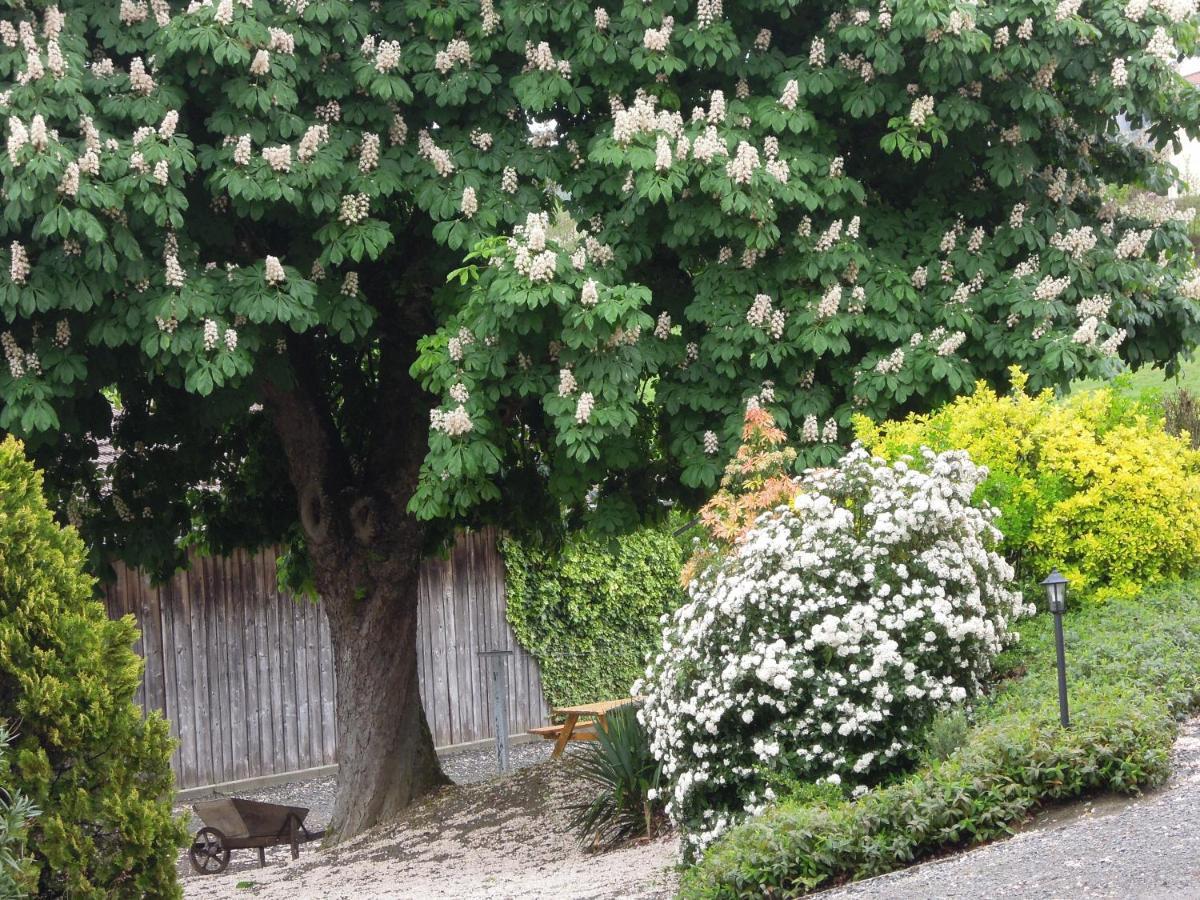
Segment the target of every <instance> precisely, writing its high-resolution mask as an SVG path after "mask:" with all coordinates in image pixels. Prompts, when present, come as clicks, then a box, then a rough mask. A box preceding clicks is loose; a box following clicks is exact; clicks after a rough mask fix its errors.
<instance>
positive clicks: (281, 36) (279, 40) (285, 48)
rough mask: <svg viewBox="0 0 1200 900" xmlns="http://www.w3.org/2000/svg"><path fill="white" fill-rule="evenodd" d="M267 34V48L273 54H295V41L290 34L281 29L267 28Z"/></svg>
mask: <svg viewBox="0 0 1200 900" xmlns="http://www.w3.org/2000/svg"><path fill="white" fill-rule="evenodd" d="M267 34H268V35H270V38H271V42H270V44H269V47H270V49H271V50H273V51H274V52H276V53H282V54H283V55H284V56H292V55H293V54H294V53H295V52H296V39H295V38H294V37H293V36H292V34H291V33H290V32H287V31H284V30H283V29H282V28H268V29H267Z"/></svg>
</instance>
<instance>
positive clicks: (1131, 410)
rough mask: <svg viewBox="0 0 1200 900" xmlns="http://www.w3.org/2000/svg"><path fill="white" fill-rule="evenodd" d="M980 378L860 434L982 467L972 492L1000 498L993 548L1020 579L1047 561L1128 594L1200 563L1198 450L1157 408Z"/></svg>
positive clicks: (898, 451) (1104, 592)
mask: <svg viewBox="0 0 1200 900" xmlns="http://www.w3.org/2000/svg"><path fill="white" fill-rule="evenodd" d="M1012 377H1013V390H1012V391H1011V392H1010V393H1008V394H1000V393H997V392H995V391H993V390H992V389H991V388H989V387H987V386H986V385H984V384H982V383H980V384H978V385H976V387H975V392H974V393H973V394H971V395H970V396H964V397H959V398H958V399H957V400H955V401H954V402H953V403H949V404H947V405H946V406H944V407H942V408H941V409H939V410H938V411H936V412H934V413H931V414H929V415H924V416H920V415H914V416H910V417H908V418H907V419H903V420H901V421H893V422H886V423H884V424H882V425H876V424H874V423H872V422H869V421H867V420H866V419H859V420H858V421H857V422H856V426H857V430H858V435H859V438H860V439H861V440H862V441H863V442H864V443H865V444H866V445H867V446H869V447H870V448H871V449H872V450H873V451H874V452H876V453H879V454H881V455H883V456H885V457H887V458H889V459H895V458H897V457H899V456H901V455H903V454H906V453H908V454H911V453H914V452H915V451H917V449H918V448H920V447H922V446H928V447H932V448H933V449H935V450H949V449H955V450H966V451H967V452H968V453H970V454H971V459H972V460H974V461H975V463H977V464H978V465H981V466H986V467H987V468H988V470H989V474H988V477H987V479H986V480H985V481H984V482H983V484H982V485H981V486H980V488H979V498H980V499H981V500H982V501H984V502H986V503H988V504H991V505H994V506H996V507H998V508H999V509H1000V518H999V519H997V520H996V526H997V527H998V528H999V529H1000V530H1001V531H1002V532H1003V533H1004V544H1003V548H1004V552H1005V555H1006V556H1007V557H1008V558H1009V560H1010V561H1011V562H1012V563H1013V564H1014V565H1015V567H1016V568H1017V573H1018V577H1019V578H1020V579H1021V580H1023V581H1024V582H1025V583H1026V584H1027V585H1028V584H1030V583H1032V582H1034V581H1037V580H1038V579H1040V578H1042V577H1044V576H1045V575H1046V573H1048V572H1049V571H1050V569H1051V568H1053V567H1058V568H1059V569H1060V570H1061V571H1062V573H1063V574H1064V575H1065V576H1066V577H1067V578H1068V579H1070V581H1071V588H1072V591H1073V592H1074V593H1075V594H1076V596H1079V595H1084V596H1090V597H1092V598H1094V599H1104V598H1108V597H1112V596H1126V597H1128V596H1134V595H1136V594H1137V593H1138V592H1139V591H1140V590H1141V589H1142V588H1144V587H1146V586H1147V585H1150V584H1154V583H1156V582H1164V581H1168V580H1170V579H1173V578H1179V577H1181V576H1186V575H1188V574H1189V573H1191V572H1192V571H1194V570H1195V569H1196V568H1197V566H1198V565H1200V452H1198V451H1196V450H1193V449H1192V447H1191V444H1190V441H1189V440H1188V439H1187V438H1185V437H1182V436H1179V435H1172V434H1168V433H1167V432H1166V430H1164V428H1163V421H1162V419H1161V418H1160V416H1161V412H1160V411H1159V410H1155V411H1154V413H1153V414H1151V413H1150V412H1149V411H1148V410H1147V409H1146V408H1145V407H1144V406H1143V405H1142V404H1140V403H1138V402H1136V401H1134V400H1131V399H1129V398H1127V397H1124V396H1122V395H1121V394H1120V393H1119V392H1118V391H1113V390H1109V389H1103V388H1102V389H1098V390H1092V391H1082V392H1079V393H1076V394H1073V395H1071V396H1070V397H1068V398H1066V399H1065V400H1059V399H1057V398H1055V397H1054V395H1053V394H1052V393H1051V392H1049V391H1042V392H1040V393H1038V394H1029V393H1026V392H1025V390H1024V388H1025V379H1024V376H1023V375H1022V374H1021V373H1020V372H1018V371H1016V370H1014V371H1013V376H1012Z"/></svg>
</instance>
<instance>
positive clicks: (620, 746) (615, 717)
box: [571, 704, 666, 847]
mask: <svg viewBox="0 0 1200 900" xmlns="http://www.w3.org/2000/svg"><path fill="white" fill-rule="evenodd" d="M637 710H638V707H636V706H635V705H633V704H630V705H628V706H622V707H618V708H617V709H614V710H613V711H612V712H610V713H609V714H608V716H607V721H606V724H607V728H597V729H596V740H595V741H594V742H592V743H589V744H587V745H585V747H584V749H583V751H582V752H581V753H580V754H579V755H578V756H576V757H575V758H574V765H575V767H576V770H577V771H578V772H579V774H580V775H581V777H583V778H584V779H585V780H587V781H588V782H590V783H592V784H594V785H596V786H597V787H598V788H599V789H600V792H599V793H598V794H597V795H596V797H595V799H593V800H592V801H591V802H589V803H581V804H579V805H578V806H576V807H575V808H574V814H573V815H572V817H571V829H572V830H573V831H576V832H578V834H579V841H580V843H581V844H591V845H592V846H594V847H600V846H612V845H614V844H617V843H620V842H622V841H626V840H629V839H630V838H636V837H643V836H645V837H654V836H655V835H656V834H658V833H659V831H660V830H661V828H662V826H663V824H664V823H665V821H666V816H665V814H664V806H665V804H666V798H665V797H664V796H663V791H662V788H661V786H660V783H661V781H662V764H661V763H659V762H658V760H656V759H655V758H654V755H653V754H652V753H651V752H650V738H649V736H648V735H647V734H646V729H645V728H644V727H643V726H642V723H641V722H639V721H638V717H637Z"/></svg>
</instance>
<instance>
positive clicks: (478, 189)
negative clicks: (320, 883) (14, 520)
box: [0, 0, 1200, 835]
mask: <svg viewBox="0 0 1200 900" xmlns="http://www.w3.org/2000/svg"><path fill="white" fill-rule="evenodd" d="M1194 43H1195V22H1194V21H1193V5H1192V3H1191V2H1190V0H1156V2H1153V3H1151V2H1149V0H1128V2H1127V0H1086V2H1080V0H1062V2H1060V3H1057V4H1054V3H1046V2H1040V0H1039V2H1030V0H997V2H994V3H991V4H989V5H986V6H983V5H977V4H973V3H960V2H951V0H913V2H906V3H904V4H895V3H892V2H889V0H884V2H883V3H882V4H880V5H875V4H872V5H871V6H855V5H851V4H845V3H834V2H820V0H817V2H812V0H805V2H801V0H771V2H767V0H744V2H739V3H737V4H736V5H735V4H728V6H727V7H726V6H725V5H724V4H722V2H721V0H697V2H695V3H692V2H683V0H624V2H618V0H589V2H586V3H585V2H582V0H557V2H553V3H550V2H541V0H537V2H528V0H520V2H518V0H441V2H436V3H434V2H430V0H388V2H381V0H374V2H367V0H278V2H275V3H268V2H267V0H204V2H200V0H195V2H190V3H184V2H180V0H104V2H99V0H70V2H61V3H59V4H57V5H52V4H50V3H46V2H42V0H25V2H19V3H8V4H6V5H5V9H4V11H3V13H0V122H3V126H4V131H5V137H6V148H5V150H6V152H5V153H4V154H3V155H2V156H0V176H2V177H3V192H2V195H0V210H2V213H3V214H2V215H0V320H2V322H0V350H2V351H3V355H4V362H5V364H4V365H3V367H2V369H0V428H2V429H4V430H6V431H11V432H14V433H17V434H19V435H21V436H23V437H24V438H26V440H27V442H28V446H29V447H30V449H31V451H32V452H34V453H35V454H36V455H37V457H38V459H39V461H40V462H41V463H42V464H43V465H44V466H46V467H47V469H48V471H49V473H50V477H51V479H52V481H51V485H52V486H53V488H54V489H55V490H56V491H57V493H58V496H59V498H60V501H61V503H62V507H63V510H64V512H66V513H69V514H70V515H71V517H72V519H73V520H75V521H77V522H78V523H79V524H80V527H81V529H82V531H83V533H84V535H85V537H86V538H87V539H88V541H89V543H90V545H91V546H92V547H93V548H94V550H95V553H96V554H97V557H98V558H100V557H107V556H109V555H112V554H119V555H121V556H123V557H124V558H126V559H127V560H129V561H131V562H134V563H137V564H141V565H148V566H151V567H153V568H156V569H158V570H160V571H163V570H169V569H170V568H171V567H172V566H174V565H175V564H177V563H178V562H179V561H180V559H181V557H182V551H181V549H180V539H181V537H182V536H184V535H186V534H188V533H190V532H193V531H194V530H196V529H197V528H199V529H201V530H202V531H203V534H204V537H205V539H206V541H207V543H208V544H209V546H211V547H213V548H216V549H221V548H225V547H230V546H236V545H245V544H254V543H260V542H262V541H266V540H274V539H278V538H279V537H280V536H281V535H285V534H293V535H295V536H296V537H297V543H298V544H300V545H302V548H303V553H302V554H299V555H298V557H303V558H304V559H306V560H307V561H308V562H309V564H310V565H311V573H312V577H313V580H314V582H315V585H316V587H317V588H318V590H319V591H320V594H321V596H322V598H323V601H324V603H325V604H326V608H327V610H328V613H329V617H330V624H331V630H332V635H333V640H334V646H335V659H336V666H337V673H338V692H339V694H338V716H339V725H338V737H339V748H340V754H341V759H342V770H341V787H340V793H339V799H338V802H337V806H336V809H335V813H334V815H335V820H336V822H335V825H336V827H337V828H338V829H339V831H340V833H341V834H343V835H349V834H353V833H355V832H356V831H359V830H361V829H362V828H364V827H366V826H368V825H370V824H371V823H373V822H375V821H377V820H378V819H379V818H381V817H382V816H385V815H387V814H389V813H391V812H393V811H395V810H396V809H398V808H400V807H402V806H403V805H405V804H406V803H408V802H409V801H410V800H411V799H413V798H414V797H416V796H418V795H420V794H421V793H422V792H424V791H425V790H426V789H428V788H429V787H430V786H431V785H433V784H435V783H437V782H438V781H439V780H440V778H441V774H440V771H439V769H438V766H437V761H436V757H435V755H434V753H433V748H432V744H431V741H430V737H429V731H428V728H427V727H426V724H425V721H424V717H423V714H422V712H421V708H420V703H419V699H418V692H417V675H416V666H415V653H414V635H415V616H416V599H415V584H416V573H417V567H418V563H419V561H420V559H421V557H422V555H423V554H424V553H425V552H426V551H427V550H428V549H430V548H431V547H432V546H433V545H435V544H436V543H437V542H438V540H440V539H441V538H442V537H443V536H444V534H445V533H446V531H447V530H448V528H449V526H452V525H453V524H455V523H463V522H472V521H476V520H481V519H484V518H495V517H504V516H509V517H516V516H524V517H527V518H528V517H533V516H536V515H543V514H548V515H552V516H557V515H558V513H559V510H560V509H562V508H564V507H566V508H570V509H572V510H576V511H579V513H580V515H585V514H586V515H590V516H593V517H595V518H597V519H599V520H601V521H604V522H606V523H608V524H613V525H616V524H621V523H623V522H628V521H630V520H632V519H634V518H636V517H637V516H638V515H639V514H645V513H653V512H654V511H656V510H658V509H660V508H661V505H660V504H659V503H658V502H657V501H659V500H662V499H670V498H676V497H685V498H686V497H691V498H693V499H694V498H695V497H696V495H698V494H700V493H702V492H703V491H705V490H706V489H709V488H711V487H712V486H714V485H715V484H716V481H717V479H718V477H719V476H720V472H721V467H722V460H723V457H724V456H725V455H727V454H728V453H730V452H732V450H733V449H734V446H735V445H736V441H737V435H738V431H739V427H740V421H741V413H742V410H743V409H744V408H745V406H746V404H747V402H751V403H756V404H759V405H761V406H763V407H765V408H769V409H770V410H771V411H772V413H773V414H774V416H775V418H776V419H777V421H778V422H779V424H780V426H781V428H782V429H783V430H784V431H785V432H786V433H787V434H788V436H789V437H790V438H791V439H792V440H793V441H794V442H796V445H797V449H798V455H797V460H798V462H799V463H800V464H804V463H809V462H812V461H814V460H824V461H828V460H831V459H833V458H834V457H835V456H836V455H837V453H838V447H839V442H840V441H841V440H842V437H843V432H844V431H845V429H846V426H847V424H848V422H849V417H850V416H851V414H852V413H853V411H855V410H861V411H864V412H867V413H869V414H873V415H884V414H888V413H891V412H893V411H898V410H903V409H906V408H910V407H918V406H928V405H930V404H933V403H935V402H937V401H939V400H941V399H943V398H946V397H949V396H951V395H952V394H954V393H955V392H956V391H958V390H960V389H962V388H964V387H966V386H968V385H970V384H972V383H973V382H974V381H975V380H976V379H979V378H983V379H987V380H993V381H995V380H1001V379H1002V378H1003V377H1004V376H1003V373H1004V368H1005V367H1006V366H1007V365H1009V364H1011V363H1014V362H1017V363H1020V364H1021V365H1022V366H1023V367H1024V368H1025V369H1026V370H1027V371H1029V372H1030V374H1031V381H1032V382H1033V383H1034V385H1035V387H1036V386H1039V385H1042V384H1052V383H1060V382H1063V381H1065V380H1066V379H1069V378H1072V377H1076V376H1079V375H1084V374H1098V373H1103V372H1106V371H1109V370H1111V368H1112V367H1113V366H1115V365H1116V364H1117V361H1118V360H1119V359H1124V360H1127V361H1129V362H1133V363H1142V362H1150V361H1157V362H1170V361H1172V360H1173V359H1174V358H1175V356H1176V354H1177V353H1178V352H1179V351H1180V350H1181V348H1183V347H1185V346H1187V344H1188V343H1189V342H1191V341H1193V340H1194V338H1195V337H1196V334H1197V331H1196V314H1197V306H1196V303H1197V298H1198V297H1200V280H1198V279H1197V278H1195V277H1194V275H1193V274H1192V271H1191V263H1190V259H1191V247H1190V244H1189V243H1188V242H1187V239H1186V234H1185V230H1186V228H1185V223H1184V222H1183V221H1182V217H1181V216H1180V215H1178V214H1177V213H1176V212H1175V211H1174V210H1173V209H1172V207H1171V205H1170V204H1169V203H1168V202H1167V201H1165V200H1163V199H1160V198H1159V196H1158V195H1159V194H1163V193H1165V192H1166V191H1167V189H1168V188H1169V187H1171V186H1172V185H1173V184H1174V183H1175V176H1174V173H1173V172H1172V170H1171V169H1170V167H1169V166H1168V165H1167V164H1166V163H1165V162H1164V161H1163V156H1162V152H1163V151H1165V150H1166V149H1167V148H1168V146H1169V145H1170V143H1171V142H1172V141H1173V140H1174V139H1175V137H1176V135H1177V133H1178V132H1179V131H1180V130H1181V129H1182V130H1184V131H1187V132H1188V133H1195V132H1196V131H1197V126H1198V124H1200V99H1198V98H1197V95H1196V93H1195V92H1194V91H1193V90H1192V89H1191V88H1190V87H1189V86H1187V85H1186V84H1185V83H1184V82H1183V81H1182V80H1181V79H1179V78H1178V77H1177V75H1176V74H1175V62H1176V59H1177V58H1178V57H1179V56H1180V55H1181V54H1186V53H1190V52H1191V51H1192V50H1193V47H1194ZM1121 117H1123V120H1124V121H1128V122H1130V123H1132V124H1133V125H1135V126H1137V127H1139V128H1140V129H1142V130H1141V131H1140V132H1139V136H1138V137H1137V139H1127V138H1123V137H1122V136H1121V134H1120V133H1119V130H1118V121H1119V120H1120V119H1121ZM1130 184H1134V185H1137V186H1138V188H1139V189H1138V190H1136V191H1133V192H1129V191H1123V192H1117V191H1115V190H1114V189H1113V186H1114V185H1130ZM468 252H472V253H473V254H475V255H474V257H473V258H472V259H470V260H468V261H467V262H468V264H467V265H466V266H465V267H463V266H462V263H463V259H462V258H463V255H464V254H466V253H468ZM452 272H454V273H455V274H457V276H458V277H457V278H454V279H452V280H449V281H448V280H447V276H448V274H450V273H452ZM431 410H432V415H431ZM100 438H109V439H111V442H112V444H113V445H114V447H115V448H116V450H118V451H119V455H118V457H117V459H116V461H115V462H113V463H112V464H110V465H106V466H103V467H101V466H98V465H97V458H96V457H97V450H96V442H97V440H98V439H100ZM585 498H588V499H589V502H586V503H585V502H583V501H584V500H585ZM514 499H516V500H518V501H519V502H516V503H514V502H512V501H513V500H514Z"/></svg>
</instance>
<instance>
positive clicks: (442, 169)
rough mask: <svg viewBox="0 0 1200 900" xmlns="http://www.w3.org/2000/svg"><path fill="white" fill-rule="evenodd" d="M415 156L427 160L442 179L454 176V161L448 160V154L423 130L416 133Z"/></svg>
mask: <svg viewBox="0 0 1200 900" xmlns="http://www.w3.org/2000/svg"><path fill="white" fill-rule="evenodd" d="M417 155H418V156H421V157H423V158H425V159H427V160H429V161H430V162H431V163H432V164H433V168H434V171H436V172H437V173H438V174H439V175H440V176H442V177H443V178H449V177H450V176H451V175H453V174H454V160H453V159H451V158H450V154H449V153H448V152H447V151H446V150H444V149H442V148H441V147H439V146H438V145H437V144H435V143H434V142H433V138H432V137H430V136H429V132H428V131H427V130H426V129H424V128H422V129H421V130H420V131H419V132H417Z"/></svg>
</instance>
